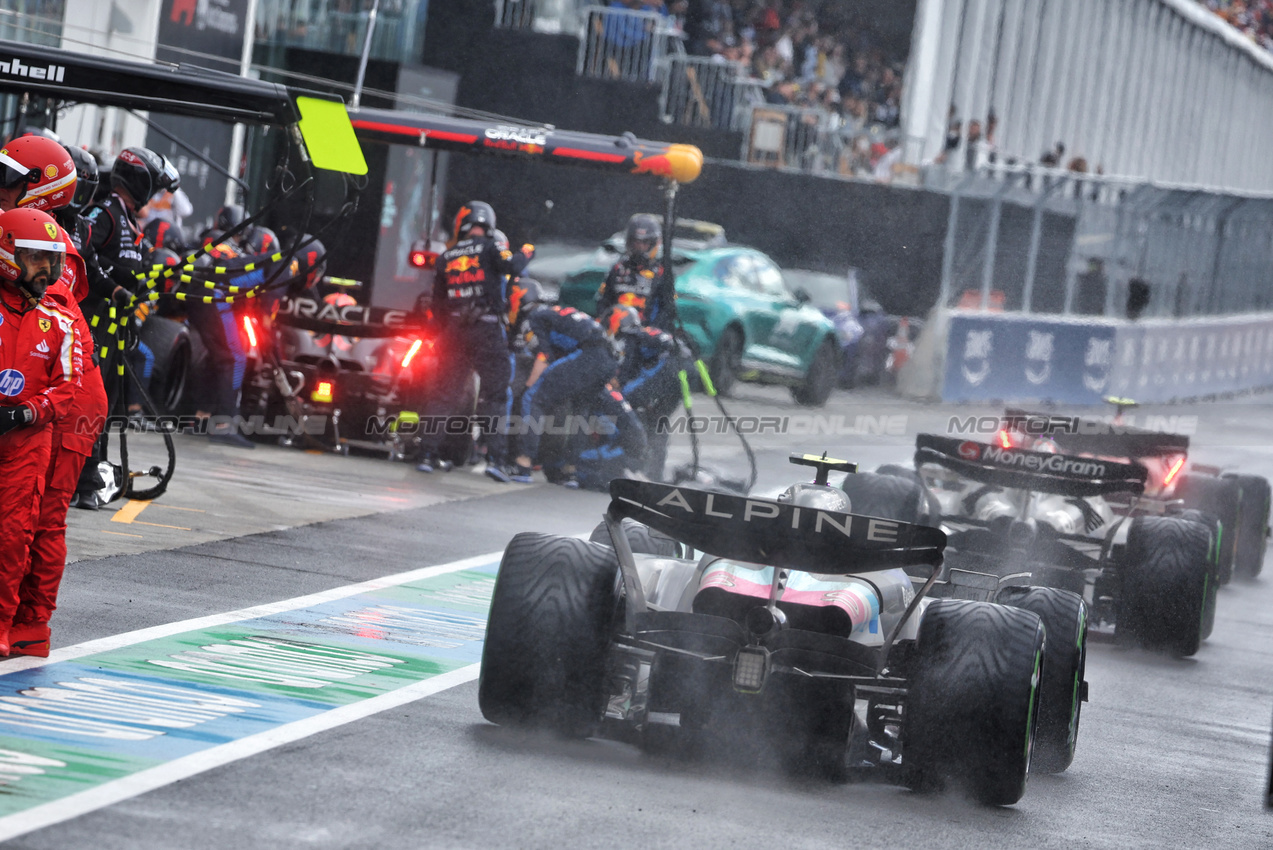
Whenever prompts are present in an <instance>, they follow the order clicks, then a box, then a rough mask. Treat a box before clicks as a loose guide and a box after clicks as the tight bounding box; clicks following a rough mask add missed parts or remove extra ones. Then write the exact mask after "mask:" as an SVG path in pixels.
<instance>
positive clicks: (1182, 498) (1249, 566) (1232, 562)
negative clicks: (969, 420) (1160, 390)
mask: <svg viewBox="0 0 1273 850" xmlns="http://www.w3.org/2000/svg"><path fill="white" fill-rule="evenodd" d="M1109 401H1111V402H1114V403H1117V404H1118V406H1119V408H1120V415H1121V409H1122V408H1123V407H1129V406H1134V403H1133V402H1130V401H1127V400H1125V399H1109ZM1007 417H1008V421H1010V422H1012V421H1016V422H1023V423H1027V424H1029V423H1031V422H1036V423H1038V422H1049V421H1055V420H1051V419H1050V418H1049V417H1046V416H1042V415H1033V414H1029V413H1026V412H1024V411H1018V410H1009V411H1008V412H1007ZM1063 421H1065V424H1067V425H1070V424H1071V423H1072V424H1073V425H1076V426H1077V427H1066V428H1061V429H1057V430H1056V431H1055V433H1050V434H1048V440H1049V441H1050V442H1052V443H1054V444H1055V446H1056V447H1057V448H1058V449H1059V450H1060V451H1063V452H1067V453H1069V454H1082V455H1088V456H1093V457H1100V458H1111V459H1121V460H1125V461H1128V462H1132V463H1138V464H1140V465H1142V466H1144V467H1145V468H1146V469H1147V470H1148V471H1149V477H1148V478H1147V479H1146V482H1145V498H1144V499H1141V500H1140V501H1139V502H1138V503H1137V504H1136V506H1135V509H1134V510H1135V513H1137V514H1144V515H1164V514H1166V515H1174V514H1179V513H1180V511H1181V510H1182V509H1183V510H1185V511H1186V512H1187V515H1188V516H1191V517H1193V518H1194V519H1197V520H1199V521H1200V522H1203V523H1205V524H1207V525H1208V526H1210V528H1211V532H1212V536H1213V537H1214V538H1215V540H1214V543H1215V557H1216V560H1217V579H1218V581H1219V582H1220V583H1221V584H1227V583H1228V582H1229V580H1230V579H1231V578H1232V577H1233V576H1238V577H1239V578H1254V577H1255V576H1257V575H1259V573H1260V570H1261V569H1263V567H1264V554H1265V551H1266V549H1267V546H1268V536H1269V502H1270V488H1269V482H1268V480H1267V479H1265V478H1263V477H1261V476H1259V475H1247V474H1242V473H1236V472H1225V473H1222V471H1221V470H1220V469H1219V468H1217V467H1213V466H1205V465H1202V464H1199V463H1195V462H1193V461H1191V460H1189V438H1188V437H1187V436H1185V435H1183V434H1168V433H1163V432H1159V431H1150V430H1146V429H1142V428H1133V427H1130V426H1127V425H1123V424H1120V423H1119V422H1118V420H1115V423H1114V424H1107V423H1104V422H1099V421H1092V420H1082V419H1068V418H1067V420H1063ZM1120 510H1121V511H1122V512H1123V513H1126V512H1128V511H1129V510H1132V508H1131V506H1130V505H1123V506H1122V507H1121V508H1120Z"/></svg>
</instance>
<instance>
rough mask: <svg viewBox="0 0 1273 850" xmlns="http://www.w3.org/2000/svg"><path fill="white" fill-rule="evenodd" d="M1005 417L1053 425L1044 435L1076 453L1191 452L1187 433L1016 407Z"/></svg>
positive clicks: (1128, 455) (1162, 454) (1134, 455)
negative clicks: (1153, 429) (1028, 410)
mask: <svg viewBox="0 0 1273 850" xmlns="http://www.w3.org/2000/svg"><path fill="white" fill-rule="evenodd" d="M1004 418H1005V419H1007V420H1008V421H1010V422H1011V421H1018V422H1026V423H1029V422H1034V421H1039V422H1047V423H1050V424H1049V426H1048V430H1047V433H1046V435H1045V436H1047V437H1049V438H1051V439H1052V441H1053V442H1054V443H1056V445H1057V448H1059V449H1061V450H1062V451H1064V452H1071V453H1073V454H1090V455H1101V456H1102V457H1126V458H1133V459H1134V458H1138V457H1168V456H1171V455H1182V454H1184V455H1187V454H1188V453H1189V438H1188V437H1187V436H1185V435H1184V434H1168V433H1165V432H1163V431H1150V430H1148V429H1146V428H1134V427H1132V426H1130V425H1122V424H1119V423H1117V422H1105V421H1103V420H1100V419H1084V418H1082V417H1079V416H1073V417H1070V416H1066V417H1058V416H1056V415H1055V414H1043V413H1031V412H1027V411H1024V410H1016V409H1013V408H1008V409H1007V410H1005V411H1004Z"/></svg>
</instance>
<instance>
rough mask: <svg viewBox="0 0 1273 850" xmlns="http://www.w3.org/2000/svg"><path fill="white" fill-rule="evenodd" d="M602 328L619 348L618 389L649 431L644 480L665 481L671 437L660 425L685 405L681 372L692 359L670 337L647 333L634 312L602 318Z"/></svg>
mask: <svg viewBox="0 0 1273 850" xmlns="http://www.w3.org/2000/svg"><path fill="white" fill-rule="evenodd" d="M601 323H602V325H604V326H606V327H607V329H608V330H609V331H610V334H611V335H612V336H613V337H614V338H615V340H616V341H617V343H618V348H619V350H620V352H621V354H622V357H623V359H622V361H621V362H620V364H619V386H620V390H621V391H622V393H623V397H624V399H626V400H627V402H628V404H630V405H632V409H633V410H635V411H636V413H637V417H638V418H639V419H640V420H641V424H642V425H643V426H644V427H645V437H646V442H647V444H648V451H647V453H646V463H645V469H644V471H645V474H646V475H647V476H649V477H650V478H651V479H652V480H654V481H662V480H663V466H664V464H665V463H666V461H667V444H668V435H667V431H666V429H665V428H660V427H659V423H660V421H661V420H663V419H664V418H665V417H667V416H671V414H672V411H674V410H675V409H676V405H677V404H678V403H680V401H681V385H680V378H679V376H678V374H677V373H678V372H679V371H680V368H681V363H682V362H684V360H686V359H687V358H689V356H690V353H689V351H688V349H686V347H685V345H684V344H683V343H681V342H680V341H679V340H677V339H676V338H675V337H673V336H672V335H671V334H670V333H668V332H667V331H661V330H659V329H658V328H652V327H643V326H642V325H641V323H640V319H639V317H638V316H637V314H636V310H635V308H633V307H621V306H617V305H616V306H615V307H612V308H611V309H610V312H609V313H607V314H606V315H605V316H603V317H602V322H601Z"/></svg>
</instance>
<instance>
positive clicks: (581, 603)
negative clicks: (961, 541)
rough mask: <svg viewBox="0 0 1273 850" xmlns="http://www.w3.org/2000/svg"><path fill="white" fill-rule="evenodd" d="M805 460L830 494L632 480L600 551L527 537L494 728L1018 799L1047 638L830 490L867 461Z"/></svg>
mask: <svg viewBox="0 0 1273 850" xmlns="http://www.w3.org/2000/svg"><path fill="white" fill-rule="evenodd" d="M793 460H795V461H796V462H798V463H803V464H808V465H812V466H815V467H816V468H817V475H816V478H815V481H814V483H812V484H796V485H794V486H792V487H790V488H789V489H788V490H787V491H786V492H785V493H784V494H783V495H782V496H781V497H779V498H778V499H776V500H775V499H763V498H750V497H746V496H735V495H727V494H724V493H719V492H712V491H708V490H702V489H696V488H691V487H688V486H671V485H665V484H656V483H648V482H638V481H631V480H615V481H612V482H611V484H610V494H611V502H610V506H609V509H608V510H607V512H606V514H605V518H604V529H603V531H602V533H601V534H600V535H597V536H594V539H593V540H591V541H584V540H579V539H576V538H569V537H557V536H553V535H548V534H538V533H524V534H519V535H517V536H516V537H515V538H513V540H512V542H511V543H510V544H509V546H508V548H507V549H506V550H505V552H504V558H503V561H502V562H501V565H500V572H499V575H498V578H497V579H496V585H495V591H494V596H493V599H492V604H491V611H490V618H489V621H488V624H487V633H486V643H485V647H484V650H483V655H482V667H481V681H480V685H479V692H478V699H479V703H480V707H481V710H482V713H483V715H484V716H485V717H486V718H487V719H488V720H490V721H492V722H495V723H498V724H502V725H512V726H526V727H532V728H540V729H546V730H552V731H554V732H557V733H560V734H564V735H567V736H587V735H592V734H601V735H605V736H608V737H612V738H616V739H619V740H623V741H628V742H633V743H636V744H638V745H644V746H657V744H655V742H657V741H662V746H666V745H667V744H668V743H669V741H668V739H669V738H671V741H672V742H673V743H674V744H675V746H676V748H677V749H678V750H693V749H694V748H695V747H696V746H700V745H709V744H710V745H713V746H715V745H719V744H723V745H724V746H726V747H728V749H729V750H730V751H731V752H732V753H735V754H737V753H740V752H744V753H750V752H755V753H756V754H757V758H759V757H760V755H759V754H760V753H762V752H775V753H777V754H779V756H780V758H781V760H782V761H783V762H784V763H785V764H786V766H787V767H789V768H790V769H792V770H795V771H798V772H810V771H812V772H815V773H818V774H822V775H826V776H831V777H840V776H844V775H846V774H848V773H850V772H857V771H863V772H867V773H868V774H869V773H874V774H875V775H877V776H880V777H881V778H885V779H888V780H892V781H896V782H899V783H901V784H904V785H906V786H909V787H911V788H914V789H935V788H940V787H943V786H947V785H953V784H956V783H959V784H962V785H963V787H964V788H965V789H966V790H968V791H969V792H970V793H971V794H972V795H973V796H974V797H975V798H976V799H978V800H980V801H982V802H984V803H988V804H996V805H1010V804H1012V803H1015V802H1016V801H1017V800H1019V799H1020V797H1021V795H1022V794H1023V792H1024V790H1025V785H1026V780H1027V774H1028V772H1029V767H1030V758H1031V753H1032V750H1033V744H1034V737H1035V727H1036V722H1037V718H1038V714H1039V704H1040V699H1041V691H1040V688H1039V682H1040V674H1041V672H1042V669H1043V663H1044V651H1045V632H1044V625H1043V622H1042V620H1041V619H1040V618H1039V616H1038V615H1037V614H1035V613H1033V612H1031V611H1028V610H1025V609H1023V608H1014V607H1009V606H1005V605H998V604H995V603H993V602H990V601H988V596H989V594H988V593H987V592H986V590H985V588H984V586H983V584H982V582H981V580H980V577H979V576H976V575H973V574H969V573H965V572H963V571H959V570H950V571H947V573H946V577H945V578H944V579H942V578H940V577H939V572H940V569H939V568H940V566H941V563H942V552H943V549H944V547H945V542H946V540H945V535H944V534H943V533H942V532H941V531H940V530H939V529H936V528H932V527H929V526H924V525H918V524H914V523H906V522H898V521H894V520H889V519H883V518H879V517H871V516H864V515H861V514H859V513H850V504H849V499H848V498H847V497H846V494H845V493H844V491H843V490H840V489H838V488H835V487H831V486H828V485H827V475H828V472H830V471H832V470H842V471H846V472H851V471H852V470H853V469H854V468H855V467H854V465H853V464H850V463H846V462H844V461H836V460H830V459H827V458H826V457H825V456H823V457H821V458H819V457H816V456H803V457H802V456H797V457H795V458H793ZM597 537H600V538H601V540H602V541H603V542H598V541H597ZM938 597H945V598H938Z"/></svg>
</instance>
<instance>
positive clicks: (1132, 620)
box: [1114, 516, 1216, 656]
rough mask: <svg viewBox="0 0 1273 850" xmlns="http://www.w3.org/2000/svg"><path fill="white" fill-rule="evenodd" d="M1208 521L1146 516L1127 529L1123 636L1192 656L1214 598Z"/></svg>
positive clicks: (1119, 609) (1119, 616) (1119, 621)
mask: <svg viewBox="0 0 1273 850" xmlns="http://www.w3.org/2000/svg"><path fill="white" fill-rule="evenodd" d="M1210 546H1211V532H1210V529H1208V528H1207V526H1205V525H1203V524H1202V523H1199V522H1194V521H1193V520H1188V519H1181V518H1179V517H1152V516H1142V517H1136V518H1135V519H1133V520H1132V523H1131V526H1130V527H1129V528H1128V530H1127V545H1126V546H1125V547H1124V554H1123V563H1122V566H1121V572H1122V586H1121V588H1120V591H1119V595H1118V599H1117V602H1116V609H1115V615H1114V616H1115V622H1114V633H1115V636H1116V637H1118V638H1119V639H1120V640H1124V641H1130V642H1133V643H1137V644H1140V645H1141V646H1143V647H1145V648H1146V649H1160V650H1165V651H1167V652H1171V653H1173V654H1175V655H1180V656H1190V655H1193V654H1194V653H1195V652H1197V651H1198V646H1199V645H1200V644H1201V643H1202V635H1203V632H1204V630H1205V625H1206V620H1207V608H1208V605H1211V604H1214V602H1213V600H1212V599H1211V598H1209V597H1213V596H1214V594H1215V585H1216V574H1215V566H1214V564H1213V563H1212V561H1211V560H1210V558H1209V557H1208V549H1209V547H1210Z"/></svg>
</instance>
